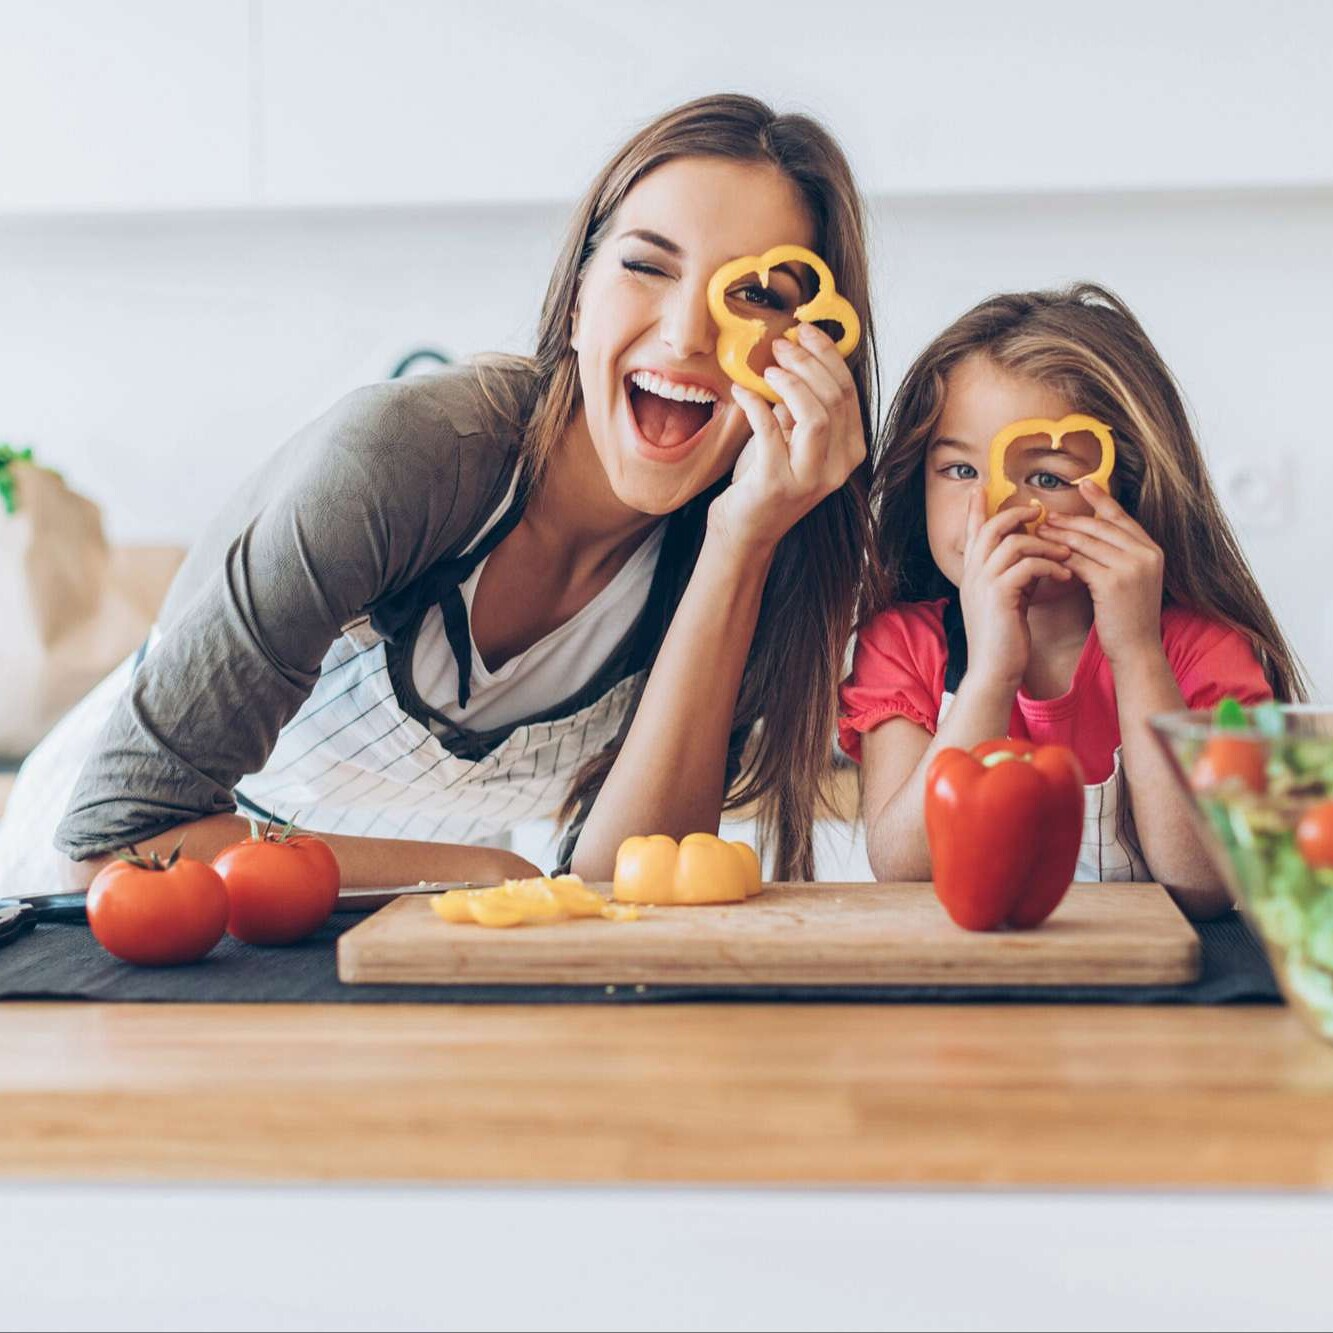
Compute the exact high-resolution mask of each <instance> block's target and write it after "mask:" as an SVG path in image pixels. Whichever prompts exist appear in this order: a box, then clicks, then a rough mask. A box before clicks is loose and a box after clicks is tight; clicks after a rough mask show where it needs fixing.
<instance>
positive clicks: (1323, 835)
mask: <svg viewBox="0 0 1333 1333" xmlns="http://www.w3.org/2000/svg"><path fill="white" fill-rule="evenodd" d="M1296 846H1297V848H1299V850H1300V853H1301V855H1302V856H1303V857H1304V858H1305V864H1306V865H1308V866H1311V867H1313V868H1314V869H1315V870H1333V801H1320V802H1319V804H1318V805H1312V806H1311V807H1310V808H1309V809H1308V810H1307V811H1306V812H1305V813H1304V814H1303V815H1302V816H1301V822H1300V823H1299V824H1297V825H1296Z"/></svg>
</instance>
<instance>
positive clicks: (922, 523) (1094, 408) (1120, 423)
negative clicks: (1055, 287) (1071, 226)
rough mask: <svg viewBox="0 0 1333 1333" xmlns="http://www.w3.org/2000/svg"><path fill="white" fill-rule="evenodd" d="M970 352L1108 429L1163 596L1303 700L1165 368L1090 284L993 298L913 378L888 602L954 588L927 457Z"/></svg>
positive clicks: (883, 503) (887, 443) (899, 463)
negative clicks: (1242, 648)
mask: <svg viewBox="0 0 1333 1333" xmlns="http://www.w3.org/2000/svg"><path fill="white" fill-rule="evenodd" d="M970 356H985V357H988V358H989V359H990V360H991V361H993V362H994V363H995V364H996V365H997V366H999V367H1000V368H1001V369H1002V370H1005V371H1007V372H1008V373H1010V374H1012V375H1021V376H1025V377H1028V378H1030V379H1033V380H1036V381H1038V382H1039V383H1041V384H1043V385H1045V386H1047V387H1049V388H1051V389H1053V390H1054V391H1055V392H1057V393H1058V394H1060V396H1061V397H1062V398H1064V399H1065V400H1066V402H1068V403H1069V405H1070V410H1071V411H1073V412H1085V413H1087V414H1088V415H1089V416H1094V417H1097V418H1098V419H1099V420H1101V421H1104V422H1106V424H1107V425H1108V426H1110V427H1111V430H1112V431H1113V432H1114V434H1115V442H1116V464H1115V484H1116V497H1117V499H1118V500H1119V501H1120V503H1121V504H1122V505H1123V506H1124V507H1125V509H1126V510H1127V511H1128V512H1129V513H1130V514H1131V515H1132V516H1133V517H1134V518H1135V519H1137V520H1138V522H1139V523H1141V524H1142V525H1143V527H1144V529H1145V530H1146V531H1147V533H1148V535H1149V536H1150V537H1151V538H1152V539H1153V540H1154V541H1155V542H1156V543H1157V544H1158V545H1159V546H1160V547H1161V548H1162V551H1163V553H1164V554H1165V556H1166V570H1165V579H1164V587H1163V596H1164V601H1165V602H1167V603H1173V604H1175V605H1178V606H1186V607H1190V608H1192V609H1193V610H1195V611H1198V612H1200V613H1201V614H1203V615H1205V616H1208V617H1210V618H1211V619H1214V620H1218V621H1221V622H1222V623H1223V624H1226V625H1230V626H1231V627H1232V628H1233V629H1236V630H1239V631H1240V633H1242V634H1243V635H1245V637H1246V638H1247V639H1248V640H1249V641H1250V643H1251V645H1252V646H1253V648H1254V651H1255V653H1256V654H1257V656H1258V658H1259V661H1260V663H1261V664H1262V666H1263V669H1264V674H1265V675H1266V676H1267V677H1268V682H1269V684H1270V685H1271V686H1272V689H1273V693H1274V695H1275V696H1276V697H1277V698H1279V699H1283V700H1292V699H1302V698H1304V697H1305V679H1304V674H1303V672H1302V670H1301V667H1300V665H1299V663H1298V662H1297V660H1296V657H1295V655H1294V654H1293V652H1292V651H1291V648H1290V647H1289V645H1288V644H1287V641H1286V638H1285V637H1284V636H1283V634H1282V631H1281V629H1279V627H1278V624H1277V621H1276V619H1275V618H1274V616H1273V613H1272V611H1271V610H1269V607H1268V603H1267V602H1266V601H1264V597H1263V594H1262V593H1261V592H1260V591H1259V585H1258V583H1257V582H1256V581H1255V577H1254V574H1253V573H1252V572H1251V570H1250V566H1249V564H1248V562H1247V561H1246V559H1245V556H1244V555H1243V554H1242V552H1241V549H1240V544H1239V543H1238V542H1237V540H1236V536H1235V533H1234V532H1232V530H1231V525H1230V523H1228V522H1227V518H1226V515H1225V514H1224V513H1223V511H1222V506H1221V505H1220V504H1219V503H1218V500H1217V496H1216V494H1215V493H1214V491H1213V485H1212V482H1211V481H1210V480H1209V477H1208V469H1207V466H1206V464H1205V463H1204V460H1203V453H1202V451H1201V450H1200V448H1199V444H1198V441H1197V440H1196V439H1195V437H1194V431H1193V429H1192V428H1191V426H1190V421H1189V415H1188V413H1187V412H1186V411H1185V405H1184V402H1183V401H1182V398H1181V394H1180V390H1179V388H1178V386H1177V384H1176V381H1175V379H1174V377H1173V376H1172V374H1171V371H1170V370H1169V369H1168V368H1167V365H1166V363H1165V362H1164V361H1163V360H1162V358H1161V355H1160V354H1159V353H1158V351H1157V349H1156V347H1154V346H1153V344H1152V341H1151V340H1150V339H1149V337H1148V335H1147V333H1146V332H1144V329H1143V326H1142V325H1141V324H1140V323H1139V322H1138V320H1137V319H1135V317H1134V315H1133V314H1132V313H1131V312H1130V310H1129V307H1128V306H1126V305H1125V303H1124V302H1123V301H1122V300H1121V299H1120V298H1119V297H1118V296H1116V295H1115V294H1114V293H1113V292H1110V291H1108V290H1107V289H1106V288H1105V287H1099V286H1097V285H1096V284H1095V283H1090V282H1080V283H1075V284H1073V285H1072V286H1069V287H1066V288H1063V289H1061V290H1059V291H1044V292H1018V293H1011V294H1007V295H1002V296H992V297H991V298H990V299H989V300H986V301H983V302H982V303H981V304H980V305H978V306H975V307H974V308H973V309H971V310H969V311H968V312H967V314H965V315H964V316H963V317H962V318H961V319H959V320H957V321H956V322H955V323H953V324H951V325H950V326H949V327H948V328H947V329H945V330H944V332H943V333H941V334H940V335H939V337H937V338H936V339H935V340H934V342H932V343H931V344H930V346H929V347H927V348H926V350H925V351H924V352H922V353H921V355H920V356H919V357H917V359H916V361H915V363H914V364H913V366H912V368H911V369H910V370H909V371H908V372H907V378H906V379H904V380H903V382H902V385H901V386H900V387H899V389H898V392H897V394H896V395H895V396H894V400H893V403H892V405H891V407H890V408H889V415H888V420H887V422H886V425H885V439H884V445H883V448H882V449H881V451H880V460H881V461H880V463H879V466H878V469H877V471H876V475H875V484H874V506H875V512H876V514H877V516H878V524H879V540H878V551H879V557H880V561H881V563H882V566H883V570H884V573H885V582H884V585H883V588H882V592H881V596H882V599H883V601H882V604H883V605H888V604H890V603H892V602H899V601H906V602H911V601H924V600H928V599H932V598H936V597H943V596H947V595H949V594H950V592H951V591H952V585H951V584H950V583H949V582H948V580H947V579H946V578H945V577H944V575H943V574H942V573H941V572H940V570H939V568H938V567H937V566H936V564H935V562H934V560H933V559H932V558H931V554H930V547H929V544H928V542H927V540H926V505H925V468H924V459H925V453H926V449H927V447H928V446H929V444H930V441H931V439H932V437H933V434H934V431H935V426H936V423H937V422H938V420H939V417H940V413H941V411H942V410H943V408H944V398H945V393H946V389H947V377H948V374H949V372H950V371H951V370H952V369H953V368H954V367H955V366H956V365H958V364H959V363H960V362H961V361H963V360H964V359H966V358H967V357H970ZM866 611H867V613H871V612H872V608H870V607H869V606H867V607H866Z"/></svg>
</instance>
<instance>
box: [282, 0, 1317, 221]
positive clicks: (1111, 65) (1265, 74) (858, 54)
mask: <svg viewBox="0 0 1333 1333" xmlns="http://www.w3.org/2000/svg"><path fill="white" fill-rule="evenodd" d="M257 3H258V4H259V5H260V12H261V14H262V22H261V25H260V26H261V29H262V32H261V38H260V46H261V48H262V69H261V71H260V72H259V75H258V84H259V90H260V91H259V96H260V99H261V102H262V107H263V136H264V149H263V151H264V197H265V199H266V200H267V201H268V202H270V203H273V204H279V205H281V204H296V205H321V204H389V205H392V204H402V203H428V204H435V203H472V202H495V201H518V200H522V201H530V200H534V199H535V200H546V199H559V200H565V199H568V198H571V197H573V196H574V195H575V194H577V192H578V191H579V190H580V189H581V188H582V187H583V185H584V184H585V183H586V181H587V180H588V179H589V178H590V177H591V175H592V173H593V172H594V171H595V170H596V169H597V167H598V166H599V165H600V163H601V161H602V160H603V159H604V157H605V155H606V154H607V153H608V152H609V151H611V150H612V149H613V148H614V147H615V146H616V145H617V144H618V143H619V142H620V141H621V140H622V139H623V138H624V136H625V135H626V133H627V132H628V131H629V130H630V129H631V128H632V127H633V126H635V125H636V124H638V123H639V122H641V121H642V120H644V119H646V118H648V117H650V116H652V115H653V114H655V113H657V112H658V111H660V110H662V109H664V108H666V107H668V106H670V105H672V104H673V103H675V102H678V101H680V100H683V99H685V98H687V97H690V96H693V95H696V94H699V93H703V92H708V91H715V90H721V89H740V90H744V91H749V92H754V93H756V94H758V95H760V96H764V97H768V98H772V99H774V100H776V101H777V102H778V103H779V104H781V105H782V106H784V107H786V108H791V109H802V108H804V109H809V110H812V111H814V112H815V113H817V114H819V115H821V116H822V117H824V118H826V120H827V122H828V124H829V125H830V126H831V127H832V128H833V129H834V131H835V132H836V133H837V134H838V135H839V137H840V138H841V139H842V140H843V141H844V143H845V144H846V146H847V148H848V150H849V152H850V155H851V158H852V162H853V165H854V167H855V168H856V170H857V172H858V174H859V176H860V179H861V183H862V186H863V188H864V189H865V190H866V192H867V193H869V194H875V195H902V194H923V193H939V192H945V193H957V192H961V193H971V192H976V193H980V194H985V193H990V192H994V191H1005V192H1008V191H1020V192H1026V191H1036V192H1044V191H1084V190H1105V189H1116V190H1119V189H1156V188H1181V187H1184V188H1234V187H1245V186H1255V185H1260V186H1272V185H1288V184H1299V185H1312V184H1313V185H1318V184H1328V183H1333V133H1330V129H1331V128H1333V81H1331V80H1329V79H1328V78H1327V68H1326V66H1327V52H1328V50H1329V48H1330V45H1331V44H1333V6H1328V5H1324V4H1321V3H1317V2H1314V3H1311V2H1310V0H1286V3H1278V4H1274V5H1270V6H1263V7H1259V6H1254V5H1251V4H1245V3H1236V2H1235V0H1230V2H1228V3H1215V4H1210V5H1206V6H1205V5H1202V4H1189V5H1185V4H1182V5H1163V4H1161V3H1159V2H1157V0H1118V2H1117V3H1116V4H1115V5H1114V6H1111V7H1107V6H1070V5H1069V4H1067V3H1062V2H1060V0H1012V3H1007V4H1002V5H996V4H992V3H980V2H973V3H965V4H964V3H959V4H952V5H938V6H922V5H920V4H915V3H913V4H902V3H879V2H878V0H847V2H845V3H842V4H840V5H835V6H829V7H826V8H824V9H822V10H821V9H817V8H812V7H811V6H809V5H808V4H806V3H800V2H799V0H767V3H765V4H764V5H762V6H751V5H721V4H717V3H716V2H715V0H676V2H675V3H673V4H672V5H671V6H669V7H667V8H662V7H659V6H655V5H651V4H641V3H618V4H612V3H606V2H605V0H602V2H600V3H599V2H598V0H564V2H563V3H544V2H543V3H538V2H537V0H490V3H487V4H479V3H461V2H457V0H385V2H384V3H379V4H369V3H342V4H336V5H335V4H328V3H325V2H324V0H257Z"/></svg>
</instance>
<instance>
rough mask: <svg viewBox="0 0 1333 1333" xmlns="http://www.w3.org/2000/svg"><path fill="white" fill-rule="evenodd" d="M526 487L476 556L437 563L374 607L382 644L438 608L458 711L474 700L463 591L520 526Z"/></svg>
mask: <svg viewBox="0 0 1333 1333" xmlns="http://www.w3.org/2000/svg"><path fill="white" fill-rule="evenodd" d="M527 500H528V484H527V480H526V478H525V479H523V480H521V481H520V482H519V485H518V489H517V491H516V492H515V494H514V502H513V504H511V505H510V506H509V508H508V509H507V510H506V511H505V513H504V514H503V515H502V516H501V518H500V520H499V522H497V523H496V524H495V526H494V527H493V528H492V529H491V530H490V531H489V532H488V533H487V534H486V535H485V537H483V538H482V539H481V541H479V542H478V543H477V544H476V546H474V547H473V548H472V550H470V551H467V552H465V553H464V554H462V555H457V556H450V557H447V558H445V559H443V560H437V561H436V562H435V564H433V565H432V566H431V567H430V569H429V570H427V571H426V573H425V574H423V575H422V576H421V578H419V579H418V580H417V581H416V582H415V583H412V584H410V585H409V586H408V587H407V588H405V589H403V591H402V592H401V593H399V594H397V595H396V596H394V597H388V598H384V599H383V600H382V601H380V602H378V603H376V605H375V606H374V607H373V608H372V610H371V614H370V625H371V628H372V629H374V630H375V632H376V633H377V634H379V635H380V637H381V638H384V639H387V640H388V641H389V642H390V643H394V642H395V641H396V639H397V637H398V636H400V635H401V634H402V633H403V631H404V630H407V629H410V628H411V627H412V626H413V625H414V624H415V623H416V621H417V618H418V615H419V613H420V612H421V610H422V608H423V607H426V606H429V605H431V604H432V603H434V604H435V605H436V606H438V607H439V608H440V616H441V618H442V619H443V620H444V634H445V638H446V639H448V641H449V647H450V648H452V649H453V653H454V657H455V659H456V660H457V662H458V706H459V707H460V708H466V707H467V701H468V699H469V698H470V697H471V694H472V633H471V630H470V629H469V627H468V619H467V606H466V604H465V603H464V601H463V594H462V592H461V591H459V589H460V588H461V586H462V585H463V584H464V583H465V582H467V580H468V577H469V576H470V575H471V574H472V571H473V570H475V569H476V567H477V566H478V565H479V564H481V562H482V561H483V560H485V558H486V557H487V556H488V555H490V553H491V552H492V551H493V550H495V548H496V547H497V546H499V544H500V543H501V542H502V541H504V539H505V538H506V537H507V536H509V534H510V533H511V532H513V530H514V529H515V527H517V526H518V521H519V519H521V518H522V517H523V510H524V509H525V508H526V507H527Z"/></svg>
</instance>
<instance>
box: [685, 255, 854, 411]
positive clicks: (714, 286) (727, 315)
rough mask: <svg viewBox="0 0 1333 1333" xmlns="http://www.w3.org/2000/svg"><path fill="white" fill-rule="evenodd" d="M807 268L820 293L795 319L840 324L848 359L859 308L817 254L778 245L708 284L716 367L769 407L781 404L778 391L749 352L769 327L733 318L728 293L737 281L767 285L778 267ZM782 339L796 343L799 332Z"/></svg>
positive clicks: (732, 265)
mask: <svg viewBox="0 0 1333 1333" xmlns="http://www.w3.org/2000/svg"><path fill="white" fill-rule="evenodd" d="M791 263H797V264H807V265H809V267H810V268H812V269H814V271H815V276H816V277H818V279H819V290H818V291H816V292H815V294H814V296H812V297H811V298H810V300H808V301H807V302H806V303H805V304H804V305H800V306H797V307H796V309H795V310H794V311H793V312H792V318H793V319H795V320H796V321H797V323H798V324H813V323H816V322H818V321H820V320H827V321H829V322H831V323H836V324H838V325H840V326H841V328H842V337H841V338H839V339H838V341H837V343H836V346H837V349H838V354H839V355H840V356H841V357H843V358H844V359H846V358H847V357H849V356H851V354H852V352H853V351H854V350H855V349H856V345H857V343H859V342H860V341H861V319H860V316H858V315H857V313H856V309H855V307H854V306H853V305H852V303H851V302H850V301H849V300H848V299H847V298H846V297H845V296H842V295H840V294H839V292H838V286H837V283H836V282H834V280H833V271H832V270H831V269H830V268H829V266H828V265H827V264H826V263H825V262H824V261H823V260H822V259H821V258H820V257H819V256H818V255H817V254H815V252H814V251H813V250H807V249H806V248H805V246H803V245H775V246H774V247H773V248H772V249H771V250H765V251H764V253H763V254H762V255H741V257H740V258H739V259H733V260H731V261H730V262H728V263H726V264H723V265H722V267H721V268H720V269H718V270H717V272H716V273H714V274H713V276H712V277H711V278H709V280H708V309H709V311H710V313H711V314H712V316H713V319H714V321H715V322H716V324H717V329H718V335H717V361H718V365H720V366H721V367H722V369H723V370H724V371H725V372H726V373H727V374H728V375H729V376H730V377H731V378H732V379H733V380H735V382H736V383H737V384H743V385H744V386H745V387H746V388H747V389H753V390H754V391H755V393H757V394H761V395H762V396H763V397H764V398H767V399H768V401H769V402H770V403H776V402H777V401H778V395H777V392H776V390H775V389H774V388H773V386H772V385H771V384H769V382H768V381H767V380H766V379H765V378H764V377H763V376H762V375H758V374H756V373H755V371H754V370H753V369H752V368H751V366H750V353H751V352H753V351H754V349H755V348H756V347H757V346H758V345H759V343H760V341H761V339H762V338H763V337H764V335H765V334H766V333H767V332H768V326H767V325H766V324H765V323H764V321H763V320H762V319H745V318H744V317H743V316H741V315H737V314H735V313H734V312H733V311H732V310H731V309H730V308H729V307H728V305H727V288H728V287H730V286H731V284H732V283H733V282H735V281H736V279H737V278H743V277H745V276H746V275H747V274H750V273H757V274H758V275H759V281H760V282H761V283H762V284H763V285H764V286H765V287H767V286H768V275H769V273H770V272H771V271H772V270H773V269H775V268H776V267H777V266H778V265H779V264H791ZM783 337H785V338H787V339H789V340H790V341H791V342H795V341H796V339H797V331H796V329H795V328H794V327H793V328H790V329H788V330H787V332H786V333H785V334H783Z"/></svg>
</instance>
